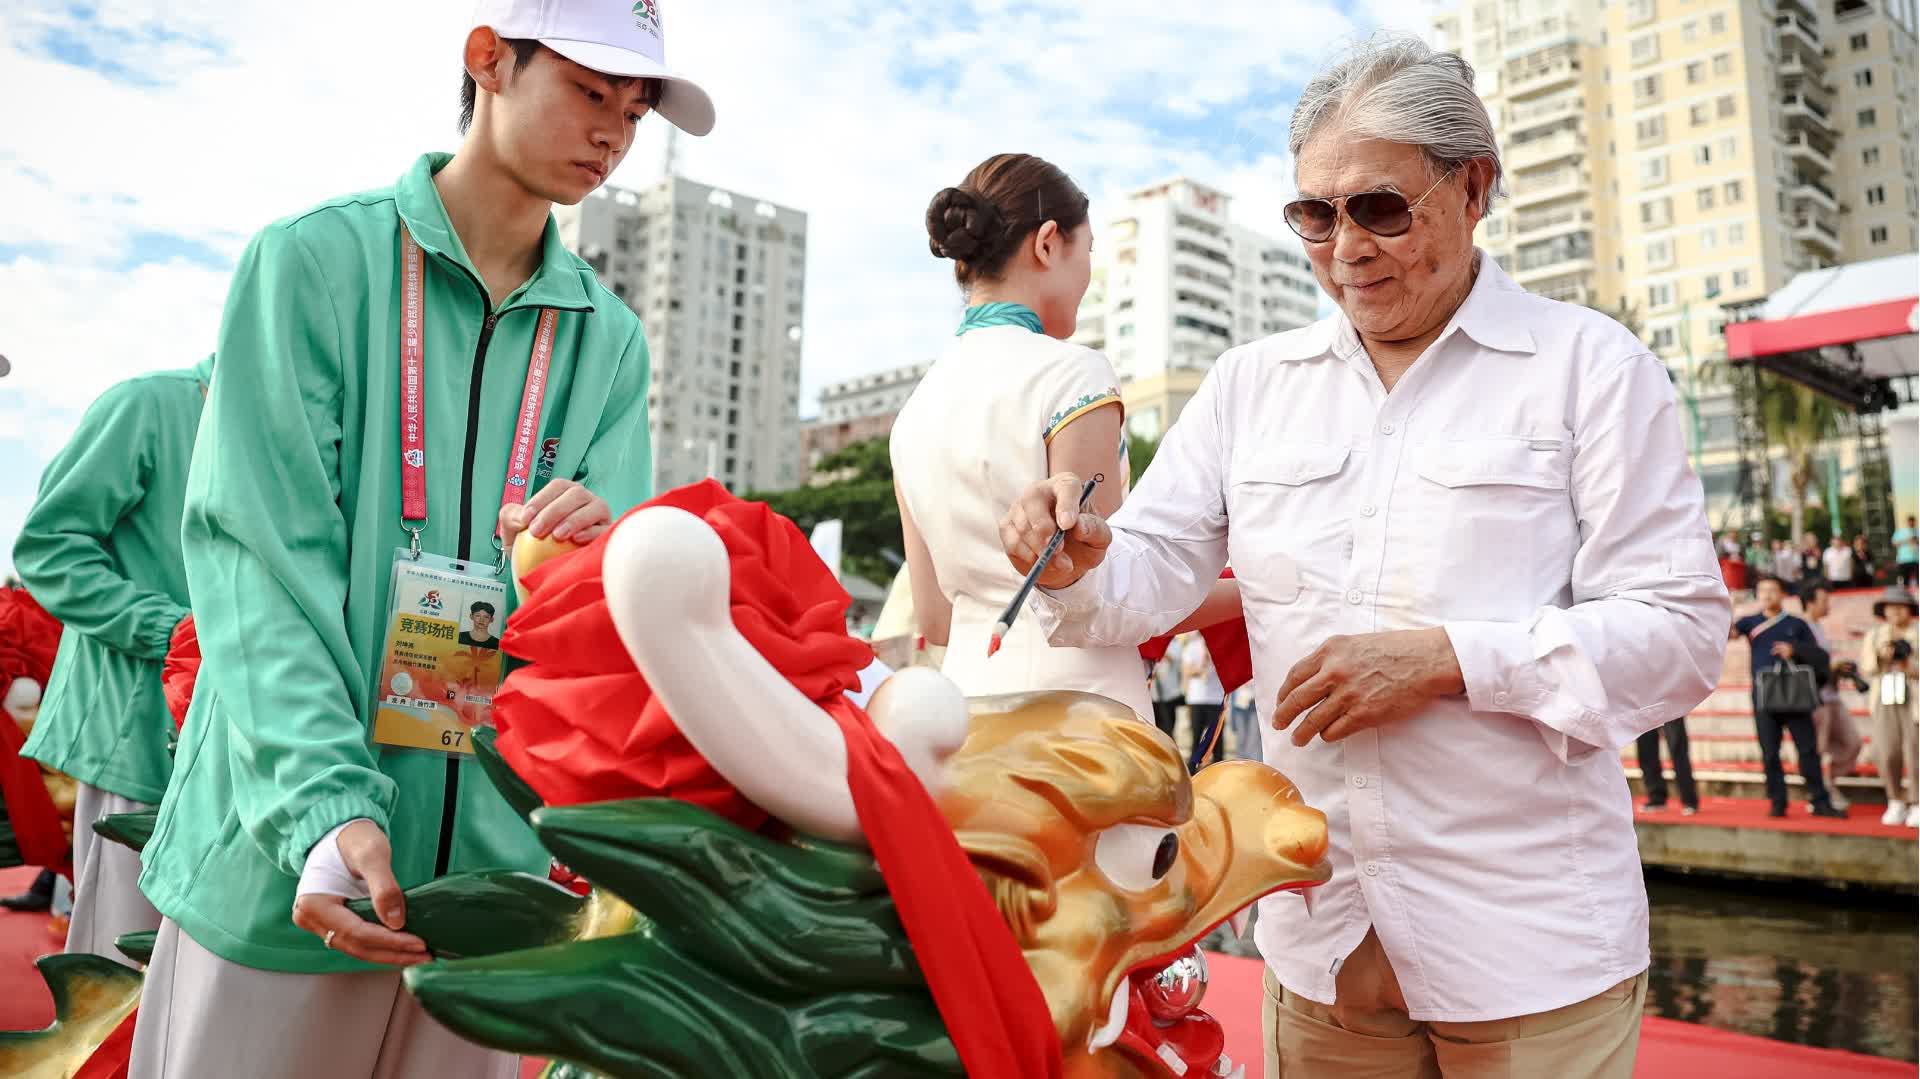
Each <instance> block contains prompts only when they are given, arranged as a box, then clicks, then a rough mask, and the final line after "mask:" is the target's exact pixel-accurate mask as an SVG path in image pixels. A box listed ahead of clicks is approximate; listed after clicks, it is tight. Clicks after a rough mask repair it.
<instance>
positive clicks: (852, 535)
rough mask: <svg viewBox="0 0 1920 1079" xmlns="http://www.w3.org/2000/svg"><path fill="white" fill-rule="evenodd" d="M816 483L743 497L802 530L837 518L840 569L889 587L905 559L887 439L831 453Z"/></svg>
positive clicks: (815, 475)
mask: <svg viewBox="0 0 1920 1079" xmlns="http://www.w3.org/2000/svg"><path fill="white" fill-rule="evenodd" d="M813 479H814V485H810V486H806V487H796V488H794V489H793V490H791V491H750V492H746V493H743V494H741V496H740V497H741V498H744V499H747V500H748V501H753V502H765V503H766V504H767V505H769V506H772V507H773V509H774V512H776V513H779V514H781V515H782V516H785V517H789V518H792V519H793V522H794V523H795V524H797V525H799V526H800V530H801V531H802V532H811V531H813V526H814V525H816V524H819V523H820V522H821V521H830V520H834V519H836V518H838V519H839V520H840V522H841V526H840V527H841V537H840V552H841V553H840V566H841V569H842V570H843V571H844V572H846V573H849V574H851V575H853V576H855V577H861V578H864V579H866V580H869V581H872V582H874V583H875V584H878V585H879V586H881V587H882V588H885V587H886V586H887V584H888V583H889V582H891V581H892V580H893V575H894V574H895V573H896V572H898V571H899V568H900V563H901V562H902V561H903V560H904V557H905V556H904V553H903V545H902V542H901V538H900V507H899V505H898V504H897V503H895V502H894V498H893V461H892V458H891V457H890V456H889V455H888V452H887V440H886V439H885V438H873V439H868V440H866V441H864V442H856V443H854V444H853V445H851V446H848V447H846V448H845V449H843V450H840V451H838V452H836V453H832V454H829V455H828V456H826V457H824V458H822V459H821V461H820V463H819V465H817V466H816V467H815V468H814V471H813Z"/></svg>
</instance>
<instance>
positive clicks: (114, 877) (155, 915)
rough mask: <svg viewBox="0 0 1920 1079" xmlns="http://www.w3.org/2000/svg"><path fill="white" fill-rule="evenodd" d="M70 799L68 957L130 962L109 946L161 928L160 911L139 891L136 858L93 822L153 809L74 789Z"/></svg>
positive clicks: (107, 793) (98, 792) (88, 789)
mask: <svg viewBox="0 0 1920 1079" xmlns="http://www.w3.org/2000/svg"><path fill="white" fill-rule="evenodd" d="M77 786H78V790H77V791H76V792H75V796H74V800H73V924H72V925H70V926H68V927H67V946H66V950H67V952H68V954H74V953H82V952H84V953H87V954H90V955H98V956H104V957H106V958H108V959H111V960H113V961H114V962H116V963H128V962H131V960H129V959H128V958H127V957H126V956H124V955H122V954H120V950H119V949H118V948H115V947H114V946H113V942H114V941H115V940H118V939H119V938H120V936H121V935H122V934H124V933H144V932H146V931H148V930H151V929H158V928H160V912H159V911H157V910H154V909H153V904H152V903H149V902H147V897H146V896H145V895H143V894H141V892H140V853H139V852H138V851H136V850H134V849H133V848H131V847H128V846H125V845H123V844H120V843H115V842H114V841H113V840H111V839H108V838H106V837H105V836H102V835H100V834H99V833H97V832H95V831H94V830H93V822H94V821H97V820H99V819H100V818H101V817H106V816H111V815H112V814H115V813H139V812H141V811H143V810H147V809H152V808H153V807H152V806H148V805H142V804H141V803H139V802H136V801H134V800H133V799H131V798H123V797H121V796H120V795H118V794H114V793H112V792H110V791H103V790H101V789H100V788H98V787H91V786H88V785H87V784H85V783H81V784H78V785H77Z"/></svg>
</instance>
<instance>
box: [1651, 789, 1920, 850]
mask: <svg viewBox="0 0 1920 1079" xmlns="http://www.w3.org/2000/svg"><path fill="white" fill-rule="evenodd" d="M1794 795H1795V800H1794V803H1793V805H1792V806H1790V807H1789V808H1788V810H1787V815H1786V816H1784V817H1769V816H1767V801H1766V799H1764V798H1703V799H1701V801H1700V812H1699V813H1697V814H1695V815H1694V816H1691V817H1688V816H1685V815H1683V814H1682V813H1681V812H1680V803H1679V802H1677V801H1674V800H1673V799H1672V798H1671V796H1669V799H1668V801H1667V808H1666V809H1664V810H1661V811H1660V812H1658V813H1645V812H1638V811H1637V810H1636V813H1635V817H1634V819H1635V820H1637V821H1639V822H1641V823H1643V824H1677V825H1700V824H1705V825H1712V826H1714V827H1718V828H1756V829H1762V830H1765V831H1769V832H1812V833H1815V834H1819V835H1871V836H1881V837H1884V838H1889V839H1908V840H1920V831H1916V830H1915V829H1912V828H1903V827H1900V826H1899V825H1890V824H1881V823H1880V814H1881V813H1883V812H1885V811H1886V807H1885V806H1877V805H1856V806H1851V807H1849V808H1848V809H1847V819H1846V820H1839V819H1830V818H1827V817H1814V816H1809V815H1808V814H1807V806H1806V803H1805V802H1804V801H1801V800H1800V796H1799V792H1798V791H1795V792H1794ZM1644 804H1646V800H1645V799H1644V798H1643V799H1639V800H1638V801H1637V802H1636V806H1638V805H1644Z"/></svg>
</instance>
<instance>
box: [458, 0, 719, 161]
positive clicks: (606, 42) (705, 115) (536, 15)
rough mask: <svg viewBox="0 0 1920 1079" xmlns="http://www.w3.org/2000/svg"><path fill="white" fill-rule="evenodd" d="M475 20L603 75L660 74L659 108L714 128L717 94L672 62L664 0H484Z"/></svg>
mask: <svg viewBox="0 0 1920 1079" xmlns="http://www.w3.org/2000/svg"><path fill="white" fill-rule="evenodd" d="M473 25H475V26H487V27H492V28H493V32H494V33H496V34H499V35H500V36H501V37H506V38H531V39H532V40H534V41H538V42H539V43H540V44H542V45H545V46H546V47H547V48H549V49H552V50H553V51H554V52H557V53H559V54H560V55H562V56H564V57H566V58H567V59H569V60H572V61H573V62H574V63H576V64H579V65H580V66H582V67H590V68H592V69H593V70H595V71H598V72H600V73H601V74H603V75H622V76H637V77H640V78H647V79H659V80H660V85H661V90H660V104H659V105H658V106H657V107H656V108H655V109H654V111H655V112H658V113H659V114H660V115H662V116H664V117H666V118H667V122H668V123H671V124H672V125H673V126H675V127H677V128H679V129H680V130H682V131H684V132H686V133H687V134H689V135H705V134H706V133H707V132H709V131H712V130H713V99H712V98H710V97H708V96H707V92H706V91H705V90H702V89H701V88H700V87H699V85H698V84H696V83H694V82H693V81H691V80H689V79H687V78H686V77H685V76H682V75H679V74H676V73H675V72H674V71H673V69H672V68H669V67H668V66H667V37H666V33H665V32H664V31H663V30H661V28H660V3H659V0H479V3H478V4H476V5H475V7H474V12H473Z"/></svg>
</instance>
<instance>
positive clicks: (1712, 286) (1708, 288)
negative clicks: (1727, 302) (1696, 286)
mask: <svg viewBox="0 0 1920 1079" xmlns="http://www.w3.org/2000/svg"><path fill="white" fill-rule="evenodd" d="M1702 291H1703V292H1705V293H1706V296H1707V299H1709V300H1711V299H1713V298H1714V297H1715V296H1718V295H1720V275H1719V274H1717V273H1710V274H1708V275H1707V279H1706V281H1705V282H1704V283H1703V287H1702Z"/></svg>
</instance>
